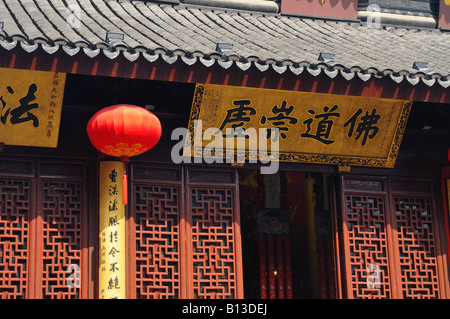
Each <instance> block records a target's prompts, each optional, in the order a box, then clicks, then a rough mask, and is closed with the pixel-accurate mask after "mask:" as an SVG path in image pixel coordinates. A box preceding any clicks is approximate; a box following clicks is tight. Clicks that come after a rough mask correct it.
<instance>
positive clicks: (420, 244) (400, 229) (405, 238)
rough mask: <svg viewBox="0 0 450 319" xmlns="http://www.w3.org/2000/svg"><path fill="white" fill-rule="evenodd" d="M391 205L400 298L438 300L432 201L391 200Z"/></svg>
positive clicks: (415, 199) (417, 199) (426, 199)
mask: <svg viewBox="0 0 450 319" xmlns="http://www.w3.org/2000/svg"><path fill="white" fill-rule="evenodd" d="M394 202H395V219H396V227H397V244H398V250H399V264H400V280H401V291H402V294H403V298H439V278H438V265H437V260H436V247H435V240H436V236H435V230H434V226H433V218H432V217H433V216H432V211H433V210H432V204H431V202H432V201H431V199H430V198H419V197H395V198H394Z"/></svg>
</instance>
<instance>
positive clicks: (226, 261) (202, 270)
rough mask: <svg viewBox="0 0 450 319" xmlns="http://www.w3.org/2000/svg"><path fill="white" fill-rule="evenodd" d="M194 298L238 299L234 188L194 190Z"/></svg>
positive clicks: (192, 225) (192, 216) (192, 201)
mask: <svg viewBox="0 0 450 319" xmlns="http://www.w3.org/2000/svg"><path fill="white" fill-rule="evenodd" d="M190 199H191V212H190V213H191V218H192V219H191V234H192V238H191V240H192V243H191V248H192V256H191V257H192V261H191V262H192V268H193V273H192V284H193V290H194V296H193V297H194V298H236V271H237V270H236V254H235V251H234V250H235V244H234V241H235V234H234V226H233V225H234V224H233V221H234V216H233V215H234V205H233V200H234V197H233V191H232V190H231V189H205V188H191V189H190Z"/></svg>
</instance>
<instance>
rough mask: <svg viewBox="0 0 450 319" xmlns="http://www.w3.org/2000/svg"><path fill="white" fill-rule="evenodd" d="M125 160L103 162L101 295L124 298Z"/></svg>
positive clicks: (102, 296) (100, 208) (100, 254)
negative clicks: (123, 177)
mask: <svg viewBox="0 0 450 319" xmlns="http://www.w3.org/2000/svg"><path fill="white" fill-rule="evenodd" d="M122 176H123V163H121V162H110V161H105V162H101V163H100V183H99V187H100V190H99V194H100V206H99V214H100V216H99V298H100V299H113V298H118V299H123V298H125V297H126V294H125V292H126V287H125V282H126V281H125V276H126V273H125V260H126V254H125V207H124V205H123V202H122Z"/></svg>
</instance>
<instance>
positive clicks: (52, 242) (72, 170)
mask: <svg viewBox="0 0 450 319" xmlns="http://www.w3.org/2000/svg"><path fill="white" fill-rule="evenodd" d="M87 170H88V164H87V162H84V161H70V160H69V161H62V160H60V161H54V160H45V159H38V160H27V159H23V158H22V159H15V158H6V157H2V160H1V164H0V298H8V299H9V298H35V299H41V298H43V299H47V298H56V299H74V298H92V297H93V296H94V293H93V292H94V281H93V279H92V278H93V276H92V260H91V259H90V256H91V255H92V250H93V245H92V243H91V244H90V243H89V241H90V239H92V238H93V235H94V233H93V231H95V228H94V227H89V225H95V220H92V218H91V219H89V218H90V217H89V214H88V212H89V208H88V202H89V197H88V187H89V183H88V182H87ZM91 202H92V201H91Z"/></svg>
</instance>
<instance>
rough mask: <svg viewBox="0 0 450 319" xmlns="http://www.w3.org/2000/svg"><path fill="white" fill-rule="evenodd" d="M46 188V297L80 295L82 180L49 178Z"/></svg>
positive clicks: (42, 281) (44, 292) (44, 201)
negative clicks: (53, 179) (66, 180)
mask: <svg viewBox="0 0 450 319" xmlns="http://www.w3.org/2000/svg"><path fill="white" fill-rule="evenodd" d="M40 191H42V215H43V216H42V219H43V223H42V226H41V227H42V229H41V231H42V238H41V240H42V242H41V243H42V251H41V255H40V256H41V258H42V277H41V285H42V298H58V299H61V298H80V295H81V294H80V290H81V278H80V270H81V267H82V265H81V248H82V247H81V240H82V228H81V227H82V224H81V219H82V216H81V215H82V205H83V185H82V182H63V181H59V182H57V181H45V182H43V183H42V187H41V189H40Z"/></svg>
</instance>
